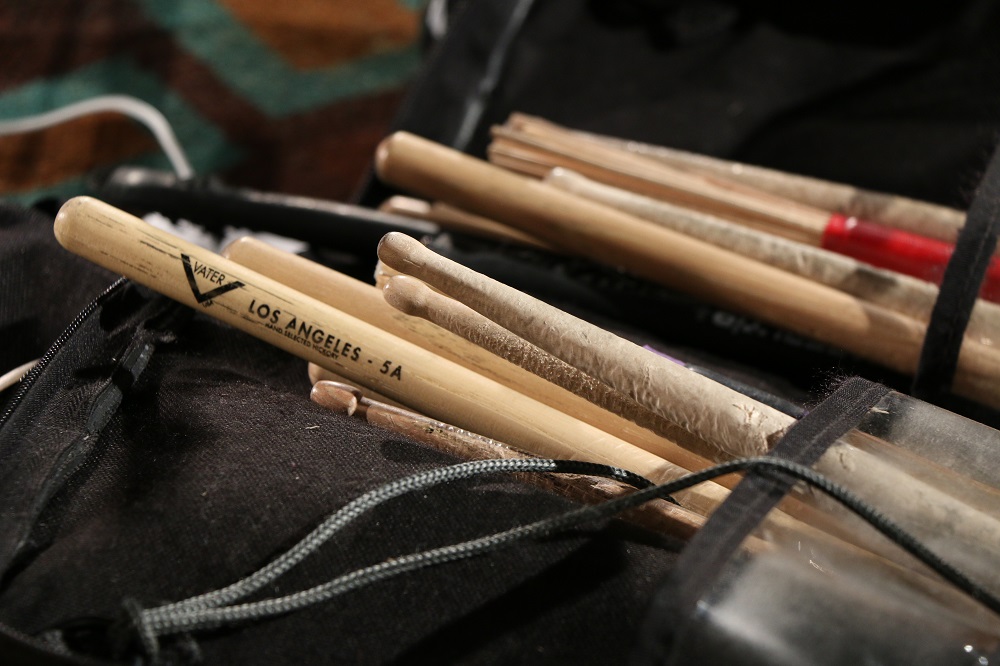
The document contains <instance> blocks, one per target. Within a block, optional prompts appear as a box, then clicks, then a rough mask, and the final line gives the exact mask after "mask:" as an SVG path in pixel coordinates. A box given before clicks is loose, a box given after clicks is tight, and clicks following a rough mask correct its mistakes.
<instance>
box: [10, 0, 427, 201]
mask: <svg viewBox="0 0 1000 666" xmlns="http://www.w3.org/2000/svg"><path fill="white" fill-rule="evenodd" d="M421 4H422V3H421V2H420V0H338V1H337V2H329V1H328V0H296V1H295V2H288V3H282V2H272V1H268V0H87V1H86V2H80V1H79V0H46V2H23V1H22V0H2V1H0V62H3V63H4V65H3V67H0V119H7V118H15V117H20V116H26V115H32V114H37V113H41V112H45V111H49V110H51V109H54V108H57V107H60V106H64V105H66V104H70V103H74V102H78V101H80V100H84V99H87V98H90V97H94V96H97V95H106V94H112V93H123V94H128V95H132V96H135V97H137V98H139V99H141V100H144V101H146V102H149V103H150V104H152V105H153V106H155V107H156V108H158V109H159V110H160V111H161V112H162V113H163V114H164V115H165V116H166V118H167V119H168V121H169V122H170V124H171V125H172V127H173V129H174V132H175V133H176V135H177V138H178V140H179V141H180V143H181V145H182V146H183V147H184V149H185V150H186V152H187V153H188V156H189V159H190V160H191V162H192V165H193V167H194V169H195V172H196V173H197V174H198V175H208V174H214V175H218V176H220V177H221V178H222V179H223V180H224V181H225V182H227V183H229V184H232V185H241V186H248V187H254V188H259V189H265V190H274V191H280V192H288V193H294V194H303V195H309V196H318V197H324V198H329V199H334V200H345V199H347V198H349V197H350V195H351V192H352V191H353V190H354V188H355V187H356V185H357V184H358V182H359V180H360V179H361V177H362V174H363V173H364V171H365V169H366V167H367V165H368V163H369V161H370V159H371V155H372V151H373V149H374V147H375V145H376V144H377V142H378V140H379V139H380V138H381V137H382V135H383V134H384V133H385V131H386V128H387V126H388V124H389V122H390V120H391V119H392V117H393V115H394V114H395V112H396V108H397V106H398V104H399V102H400V99H401V96H402V94H403V88H404V86H405V84H406V83H407V81H408V80H409V79H410V78H411V77H412V75H413V74H414V72H415V70H416V69H417V67H418V66H419V53H418V48H417V45H416V43H417V40H418V36H419V31H420V5H421ZM123 163H128V164H140V165H146V166H154V167H158V168H164V169H168V168H169V163H168V161H167V160H166V158H165V157H164V156H163V154H162V153H161V152H160V149H159V147H158V146H157V144H156V142H155V141H154V140H153V138H152V137H151V135H150V134H149V133H148V132H147V131H146V130H145V129H144V128H142V127H141V126H139V125H138V124H136V123H135V122H134V121H132V120H130V119H128V118H125V117H122V116H119V115H115V114H111V113H106V114H105V113H102V114H99V115H95V116H91V117H87V118H81V119H78V120H74V121H71V122H68V123H66V124H63V125H60V126H58V127H54V128H51V129H47V130H43V131H37V132H31V133H29V134H24V135H18V136H9V137H0V196H2V197H4V198H5V199H8V200H16V201H20V202H23V203H31V202H32V201H34V200H36V199H38V198H40V197H42V196H61V197H62V196H71V195H74V194H80V193H84V192H86V191H87V187H86V178H87V175H88V174H91V173H93V172H94V171H95V170H99V169H103V168H108V167H111V166H113V165H116V164H123Z"/></svg>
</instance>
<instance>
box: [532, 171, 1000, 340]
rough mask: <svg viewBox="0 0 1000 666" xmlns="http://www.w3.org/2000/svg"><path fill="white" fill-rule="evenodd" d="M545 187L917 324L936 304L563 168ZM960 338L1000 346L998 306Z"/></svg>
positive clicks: (832, 256)
mask: <svg viewBox="0 0 1000 666" xmlns="http://www.w3.org/2000/svg"><path fill="white" fill-rule="evenodd" d="M545 182H546V183H549V184H550V185H552V186H553V187H557V188H559V189H561V190H565V191H567V192H571V193H573V194H576V195H578V196H581V197H584V198H586V199H589V200H591V201H595V202H597V203H601V204H605V205H607V206H611V207H612V208H615V209H617V210H621V211H623V212H626V213H629V214H630V215H635V216H636V217H640V218H642V219H644V220H648V221H650V222H653V223H655V224H659V225H662V226H664V227H666V228H667V229H671V230H673V231H678V232H680V233H682V234H685V235H687V236H691V237H693V238H697V239H699V240H703V241H706V242H708V243H712V244H713V245H716V246H718V247H722V248H724V249H727V250H731V251H733V252H737V253H739V254H742V255H743V256H746V257H749V258H751V259H755V260H757V261H762V262H764V263H767V264H770V265H771V266H775V267H776V268H780V269H782V270H785V271H789V272H792V273H795V274H796V275H801V276H802V277H806V278H809V279H810V280H814V281H816V282H820V283H822V284H825V285H828V286H831V287H834V288H835V289H839V290H840V291H844V292H847V293H848V294H851V295H853V296H857V297H858V298H861V299H864V300H866V301H869V302H871V303H875V304H876V305H881V306H883V307H886V308H889V309H890V310H895V311H896V312H901V313H902V314H905V315H907V316H909V317H913V318H914V319H917V320H918V321H922V322H925V323H926V322H927V321H929V320H930V316H931V311H932V310H933V308H934V302H935V301H936V300H937V296H938V289H937V287H935V286H934V285H933V284H931V283H930V282H926V281H924V280H918V279H916V278H913V277H910V276H907V275H903V274H902V273H896V272H895V271H887V270H883V269H880V268H876V267H874V266H872V265H870V264H866V263H864V262H861V261H857V260H856V259H852V258H851V257H848V256H846V255H843V254H838V253H836V252H829V251H827V250H823V249H821V248H817V247H814V246H812V245H805V244H802V243H796V242H795V241H791V240H788V239H786V238H781V237H779V236H774V235H771V234H767V233H763V232H759V231H757V230H755V229H750V228H748V227H743V226H740V225H737V224H732V223H730V222H727V221H726V220H723V219H721V218H717V217H714V216H711V215H708V214H706V213H700V212H698V211H694V210H691V209H688V208H682V207H680V206H674V205H673V204H670V203H667V202H665V201H660V200H659V199H652V198H650V197H645V196H642V195H640V194H636V193H634V192H629V191H628V190H623V189H620V188H617V187H611V186H608V185H604V184H602V183H598V182H596V181H593V180H590V179H589V178H586V177H585V176H582V175H580V174H578V173H575V172H572V171H569V170H566V169H562V168H556V169H553V170H552V171H551V172H550V173H549V174H548V175H547V176H546V177H545ZM966 335H967V336H969V337H970V338H972V339H973V340H978V341H980V342H985V343H987V344H992V343H994V342H1000V305H997V304H995V303H991V302H989V301H984V300H982V299H979V300H978V301H977V302H976V305H975V307H974V308H973V311H972V316H971V317H970V319H969V325H968V326H967V327H966Z"/></svg>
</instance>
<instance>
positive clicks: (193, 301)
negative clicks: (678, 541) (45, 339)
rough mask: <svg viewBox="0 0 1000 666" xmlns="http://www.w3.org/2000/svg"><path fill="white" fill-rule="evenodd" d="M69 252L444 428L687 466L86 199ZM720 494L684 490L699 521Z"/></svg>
mask: <svg viewBox="0 0 1000 666" xmlns="http://www.w3.org/2000/svg"><path fill="white" fill-rule="evenodd" d="M55 233H56V238H57V239H58V240H59V242H60V243H61V244H62V245H63V246H64V247H65V248H66V249H68V250H70V251H71V252H74V253H76V254H79V255H81V256H83V257H85V258H87V259H89V260H91V261H93V262H95V263H97V264H99V265H101V266H104V267H105V268H107V269H109V270H111V271H114V272H117V273H121V274H123V275H125V276H126V277H128V278H129V279H131V280H134V281H135V282H138V283H140V284H143V285H145V286H147V287H149V288H150V289H153V290H155V291H158V292H160V293H162V294H164V295H165V296H168V297H170V298H172V299H174V300H176V301H178V302H180V303H182V304H184V305H187V306H189V307H192V308H195V309H196V310H198V311H199V312H203V313H204V314H207V315H209V316H212V317H215V318H217V319H219V320H221V321H223V322H225V323H227V324H229V325H231V326H233V327H234V328H237V329H239V330H242V331H244V332H246V333H249V334H250V335H253V336H255V337H257V338H259V339H261V340H264V341H265V342H268V343H271V344H273V345H275V346H276V347H279V348H281V349H284V350H285V351H288V352H289V353H291V354H294V355H296V356H298V357H300V358H303V359H305V360H307V361H311V362H314V363H317V364H319V365H321V366H323V367H326V368H329V369H330V370H332V371H333V372H336V373H337V374H340V375H343V376H344V377H346V378H348V379H349V380H351V381H354V382H357V383H359V384H360V385H363V386H367V387H371V388H373V389H374V390H376V391H378V392H379V393H383V394H385V395H387V396H389V397H391V398H393V399H394V400H398V401H400V402H402V403H404V404H407V405H412V406H413V407H414V408H415V409H417V410H419V411H420V412H423V413H424V414H427V415H428V416H431V417H433V418H438V419H440V420H442V421H446V422H448V423H454V424H455V425H457V426H459V427H461V428H465V429H467V430H474V431H476V432H479V433H482V434H484V435H486V436H488V437H492V438H494V439H498V440H500V441H504V442H509V443H510V444H512V445H514V446H518V447H519V448H522V449H524V450H526V451H530V452H532V453H535V454H537V455H540V456H544V457H553V458H572V459H578V460H591V461H594V462H603V463H607V464H611V465H617V466H620V467H624V468H625V469H629V470H631V471H634V472H636V473H637V474H641V475H643V476H646V477H647V478H650V479H654V480H657V481H660V480H667V479H673V478H677V477H679V476H682V475H684V474H685V473H686V472H687V470H685V469H683V468H680V467H678V466H676V465H673V464H671V463H668V462H667V461H665V460H663V459H662V458H659V457H657V456H655V455H653V454H651V453H648V452H646V451H643V450H642V449H639V448H637V447H635V446H633V445H631V444H629V443H627V442H625V441H623V440H621V439H618V438H617V437H614V436H612V435H609V434H608V433H605V432H602V431H600V430H598V429H596V428H594V427H593V426H590V425H588V424H586V423H583V422H582V421H579V420H578V419H575V418H573V417H571V416H569V415H567V414H564V413H562V412H559V411H557V410H555V409H552V408H551V407H548V406H546V405H543V404H541V403H539V402H537V401H535V400H532V399H531V398H529V397H527V396H525V395H522V394H520V393H518V392H516V391H512V390H510V389H508V388H507V387H504V386H502V385H500V384H498V383H496V382H494V381H492V380H490V379H487V378H485V377H483V376H481V375H479V374H477V373H475V372H472V371H470V370H467V369H466V368H463V367H461V366H459V365H456V364H454V363H451V362H450V361H447V360H445V359H442V358H441V357H439V356H436V355H435V354H432V353H431V352H428V351H427V350H425V349H422V348H420V347H417V346H416V345H413V344H410V343H408V342H406V341H404V340H401V339H400V338H398V337H396V336H394V335H392V334H390V333H387V332H385V331H383V330H381V329H379V328H377V327H375V326H372V325H371V324H368V323H366V322H364V321H361V320H359V319H357V318H355V317H352V316H350V315H348V314H346V313H344V312H341V311H339V310H337V309H335V308H332V307H330V306H328V305H325V304H324V303H321V302H320V301H317V300H315V299H312V298H309V297H308V296H306V295H304V294H302V293H300V292H297V291H295V290H293V289H291V288H289V287H288V286H286V285H283V284H281V283H279V282H276V281H274V280H271V279H270V278H267V277H264V276H263V275H260V274H258V273H256V272H254V271H251V270H250V269H248V268H246V267H243V266H240V265H239V264H236V263H235V262H232V261H229V260H228V259H225V258H223V257H221V256H219V255H216V254H214V253H212V252H209V251H207V250H204V249H203V248H200V247H198V246H196V245H194V244H192V243H188V242H187V241H184V240H182V239H179V238H176V237H174V236H172V235H170V234H168V233H166V232H162V231H160V230H158V229H155V228H153V227H152V226H150V225H148V224H146V223H145V222H143V221H142V220H140V219H138V218H135V217H133V216H131V215H129V214H127V213H125V212H123V211H121V210H118V209H116V208H113V207H112V206H109V205H107V204H104V203H102V202H100V201H97V200H95V199H91V198H89V197H77V198H75V199H71V200H70V201H69V202H67V203H66V204H65V205H63V207H62V209H61V210H60V211H59V214H58V216H57V217H56V223H55ZM724 496H725V491H724V489H722V488H721V487H719V486H717V485H714V486H711V485H710V486H704V487H700V488H697V489H692V492H691V493H689V494H687V495H685V499H683V500H681V501H682V502H685V501H690V504H689V506H690V507H691V508H693V509H695V510H697V511H699V512H700V513H706V512H710V511H711V510H712V509H714V507H715V506H717V504H718V502H719V501H720V500H721V497H724Z"/></svg>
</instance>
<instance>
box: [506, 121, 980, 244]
mask: <svg viewBox="0 0 1000 666" xmlns="http://www.w3.org/2000/svg"><path fill="white" fill-rule="evenodd" d="M507 125H508V126H509V127H511V128H512V129H517V130H521V131H524V132H527V133H529V134H536V135H545V134H547V133H562V134H564V135H568V136H572V137H574V138H576V139H582V140H584V141H598V142H601V143H605V144H607V145H610V146H614V147H616V148H618V149H620V150H623V151H626V152H629V153H634V154H636V155H640V156H642V157H646V158H652V159H656V160H660V161H662V162H664V163H665V164H669V165H671V166H674V167H677V168H680V169H685V170H687V171H694V172H697V173H702V174H706V175H710V176H715V177H719V178H728V179H732V180H735V181H737V182H740V183H743V184H746V185H749V186H751V187H755V188H758V189H761V190H764V191H766V192H770V193H771V194H776V195H778V196H782V197H787V198H789V199H792V200H794V201H798V202H800V203H804V204H808V205H810V206H815V207H817V208H822V209H823V210H830V211H836V212H838V213H842V214H844V215H853V216H857V217H862V218H865V219H868V220H872V221H873V222H880V223H882V224H885V225H888V226H892V227H896V228H897V229H905V230H906V231H909V232H911V233H915V234H920V235H922V236H927V237H929V238H936V239H938V240H941V241H944V242H946V243H954V242H955V241H956V240H957V238H958V232H959V230H960V229H961V228H962V226H963V225H964V224H965V212H964V211H960V210H956V209H954V208H948V207H946V206H940V205H937V204H932V203H929V202H926V201H917V200H914V199H909V198H907V197H902V196H899V195H894V194H885V193H882V192H873V191H870V190H864V189H861V188H857V187H854V186H851V185H845V184H842V183H834V182H830V181H826V180H820V179H818V178H811V177H809V176H802V175H798V174H793V173H787V172H784V171H777V170H775V169H768V168H765V167H760V166H755V165H751V164H743V163H740V162H733V161H730V160H723V159H719V158H715V157H711V156H708V155H701V154H698V153H691V152H687V151H683V150H677V149H675V148H667V147H664V146H654V145H650V144H647V143H642V142H639V141H630V140H626V139H619V138H615V137H609V136H604V135H599V134H592V133H589V132H579V131H576V130H572V129H568V128H565V127H562V126H559V125H556V124H555V123H552V122H550V121H547V120H544V119H541V118H536V117H533V116H527V115H525V114H520V113H516V114H512V115H511V117H510V118H509V119H508V121H507Z"/></svg>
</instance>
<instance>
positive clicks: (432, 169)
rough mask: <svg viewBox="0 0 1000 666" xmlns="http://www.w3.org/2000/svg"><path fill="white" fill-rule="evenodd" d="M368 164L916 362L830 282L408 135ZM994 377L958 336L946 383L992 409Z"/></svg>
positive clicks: (996, 364) (765, 315)
mask: <svg viewBox="0 0 1000 666" xmlns="http://www.w3.org/2000/svg"><path fill="white" fill-rule="evenodd" d="M376 168H377V169H378V171H379V173H380V175H381V177H382V178H383V179H385V180H386V181H388V182H391V183H393V184H395V185H397V186H400V187H404V188H409V189H411V190H414V191H417V192H420V193H422V194H424V195H427V196H431V197H434V198H437V199H442V200H444V201H448V202H449V203H452V204H454V205H457V206H459V207H461V208H463V209H466V210H471V211H473V212H475V213H478V214H482V215H486V216H488V217H490V218H491V219H495V220H498V221H501V222H504V223H507V224H510V225H511V226H516V227H519V228H522V229H524V230H527V231H530V232H531V233H532V234H534V235H537V236H539V237H541V238H543V239H546V240H548V241H550V242H553V243H561V244H563V245H565V246H566V247H568V248H569V249H570V250H571V251H573V252H576V253H578V254H580V255H582V256H589V257H592V258H594V259H596V260H598V261H601V262H603V263H610V264H613V265H617V266H622V267H625V268H627V269H628V270H630V271H631V272H633V273H636V274H638V275H640V276H642V277H646V278H648V279H650V280H653V281H655V282H659V283H662V284H665V285H667V286H670V287H673V288H676V289H679V290H682V291H685V292H688V293H691V294H693V295H695V296H697V297H700V298H702V299H704V300H706V301H710V302H713V303H716V304H718V305H721V306H723V307H727V308H731V309H734V310H737V311H739V312H745V313H748V314H750V315H751V316H755V317H757V318H760V319H763V320H765V321H768V322H770V323H772V324H775V325H778V326H782V327H784V328H788V329H791V330H793V331H795V332H797V333H800V334H802V335H805V336H807V337H813V338H816V339H819V340H821V341H823V342H827V343H829V344H833V345H835V346H839V347H841V348H843V349H846V350H848V351H850V352H852V353H854V354H855V355H857V356H860V357H862V358H866V359H868V360H871V361H874V362H876V363H881V364H883V365H886V366H888V367H890V368H893V369H895V370H897V371H899V372H903V373H908V374H912V373H913V372H914V370H915V369H916V366H917V362H918V360H919V354H920V347H921V345H922V343H923V337H924V328H923V326H922V325H921V324H920V323H919V322H917V321H916V320H914V319H911V318H909V317H906V316H903V315H900V314H898V313H896V312H892V311H890V310H887V309H885V308H881V307H878V306H875V305H872V304H870V303H866V302H864V301H860V300H859V299H857V298H855V297H852V296H850V295H848V294H844V293H842V292H840V291H837V290H836V289H832V288H830V287H827V286H824V285H820V284H817V283H815V282H813V281H811V280H807V279H805V278H802V277H799V276H797V275H791V274H789V273H787V272H785V271H782V270H780V269H777V268H774V267H772V266H768V265H766V264H763V263H761V262H758V261H753V260H751V259H747V258H746V257H742V256H740V255H738V254H735V253H733V252H728V251H726V250H722V249H720V248H717V247H714V246H712V245H709V244H707V243H704V242H701V241H697V240H694V239H692V238H689V237H687V236H684V235H683V234H678V233H676V232H673V231H670V230H668V229H662V228H659V227H656V226H655V225H652V224H650V223H648V222H645V221H643V220H639V219H638V218H635V217H634V216H631V215H627V214H625V213H622V212H620V211H616V210H614V209H612V208H608V207H607V206H601V205H599V204H595V203H593V202H589V201H585V200H583V199H580V198H579V197H576V196H573V195H571V194H568V193H566V192H562V191H560V190H557V189H555V188H553V187H551V186H549V185H546V184H544V183H540V182H538V181H535V180H530V179H527V178H524V177H521V176H517V175H515V174H512V173H509V172H506V171H504V170H503V169H500V168H498V167H495V166H493V165H490V164H487V163H485V162H483V161H481V160H477V159H475V158H472V157H469V156H468V155H463V154H462V153H459V152H458V151H455V150H452V149H450V148H446V147H444V146H441V145H438V144H434V143H432V142H430V141H427V140H426V139H421V138H419V137H415V136H413V135H410V134H406V133H397V134H394V135H392V136H391V137H389V138H388V139H386V140H385V141H383V142H382V144H381V145H380V147H379V150H378V154H377V156H376ZM396 268H397V269H398V268H399V267H398V266H397V267H396ZM404 272H408V271H404ZM418 277H419V276H418ZM432 286H433V285H432ZM508 328H509V327H508ZM550 351H551V350H550ZM564 360H565V359H564ZM998 380H1000V353H998V352H997V351H996V350H992V349H989V348H987V347H985V346H984V345H980V344H976V343H975V342H973V341H970V340H966V343H965V344H964V345H963V347H962V350H961V353H960V356H959V360H958V372H957V373H956V377H955V382H954V391H955V392H956V393H959V394H960V395H963V396H965V397H968V398H971V399H973V400H977V401H979V402H982V403H984V404H987V405H990V406H993V407H1000V381H998Z"/></svg>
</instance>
